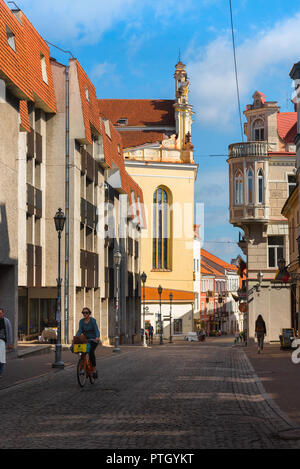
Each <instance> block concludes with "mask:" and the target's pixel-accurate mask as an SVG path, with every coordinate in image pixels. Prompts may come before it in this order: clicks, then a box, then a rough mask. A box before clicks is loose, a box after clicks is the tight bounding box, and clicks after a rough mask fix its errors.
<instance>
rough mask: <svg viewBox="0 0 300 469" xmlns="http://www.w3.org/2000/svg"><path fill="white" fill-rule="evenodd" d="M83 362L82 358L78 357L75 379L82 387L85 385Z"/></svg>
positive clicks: (85, 371) (85, 373) (85, 372)
mask: <svg viewBox="0 0 300 469" xmlns="http://www.w3.org/2000/svg"><path fill="white" fill-rule="evenodd" d="M84 362H85V361H84V358H83V357H80V358H79V360H78V363H77V381H78V384H79V386H81V387H82V388H83V386H84V385H85V383H86V378H87V376H86V375H87V370H86V367H85V363H84Z"/></svg>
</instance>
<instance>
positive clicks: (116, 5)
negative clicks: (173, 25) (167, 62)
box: [18, 0, 212, 46]
mask: <svg viewBox="0 0 300 469" xmlns="http://www.w3.org/2000/svg"><path fill="white" fill-rule="evenodd" d="M210 1H212V0H210ZM18 4H19V7H20V8H21V9H22V10H23V11H24V13H25V14H26V16H27V17H28V18H29V20H30V21H31V22H32V23H33V25H34V26H35V27H36V28H37V29H38V31H39V32H40V34H41V35H42V36H43V37H44V38H45V39H48V40H49V41H58V42H59V43H61V44H70V45H71V46H72V45H73V46H74V44H76V45H78V44H82V45H87V44H90V45H93V44H96V43H97V42H99V40H100V39H101V37H102V36H103V34H104V33H105V32H106V31H109V30H110V29H111V28H113V27H115V26H116V25H117V24H118V23H120V22H122V21H124V22H130V23H131V25H140V24H141V23H143V25H144V28H146V23H147V21H148V20H149V17H153V18H155V19H156V20H157V21H159V22H160V23H164V22H165V21H166V19H169V18H170V17H171V16H172V17H174V16H176V15H182V14H183V13H184V12H187V11H190V10H191V9H194V8H195V5H194V3H193V0H186V2H185V3H184V4H182V5H181V6H180V7H178V3H177V2H176V0H165V2H162V1H161V0H142V1H140V0H89V1H88V2H83V0H63V1H61V0H43V1H42V2H41V1H40V0H19V1H18ZM149 15H150V16H149ZM125 27H126V26H125Z"/></svg>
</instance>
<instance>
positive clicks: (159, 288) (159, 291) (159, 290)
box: [157, 285, 163, 295]
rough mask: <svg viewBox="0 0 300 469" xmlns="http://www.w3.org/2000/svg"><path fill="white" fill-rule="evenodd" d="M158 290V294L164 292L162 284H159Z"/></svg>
mask: <svg viewBox="0 0 300 469" xmlns="http://www.w3.org/2000/svg"><path fill="white" fill-rule="evenodd" d="M157 291H158V294H159V295H161V294H162V291H163V289H162V286H161V285H159V286H158V288H157Z"/></svg>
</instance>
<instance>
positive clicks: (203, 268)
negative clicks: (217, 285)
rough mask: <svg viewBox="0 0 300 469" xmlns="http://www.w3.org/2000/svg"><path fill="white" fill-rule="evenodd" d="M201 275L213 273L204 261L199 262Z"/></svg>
mask: <svg viewBox="0 0 300 469" xmlns="http://www.w3.org/2000/svg"><path fill="white" fill-rule="evenodd" d="M200 272H201V275H213V271H212V270H210V269H209V267H208V266H207V264H205V263H204V262H201V268H200Z"/></svg>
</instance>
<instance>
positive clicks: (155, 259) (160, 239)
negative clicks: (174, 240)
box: [152, 187, 170, 269]
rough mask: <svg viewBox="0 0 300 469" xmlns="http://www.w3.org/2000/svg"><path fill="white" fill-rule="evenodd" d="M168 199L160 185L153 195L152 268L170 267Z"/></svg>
mask: <svg viewBox="0 0 300 469" xmlns="http://www.w3.org/2000/svg"><path fill="white" fill-rule="evenodd" d="M169 204H170V200H169V196H168V194H167V191H166V190H165V189H163V188H162V187H159V188H158V189H156V191H155V192H154V195H153V253H152V267H153V269H169V268H170V205H169Z"/></svg>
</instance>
